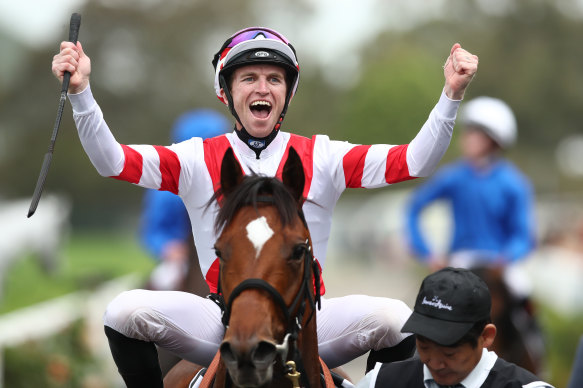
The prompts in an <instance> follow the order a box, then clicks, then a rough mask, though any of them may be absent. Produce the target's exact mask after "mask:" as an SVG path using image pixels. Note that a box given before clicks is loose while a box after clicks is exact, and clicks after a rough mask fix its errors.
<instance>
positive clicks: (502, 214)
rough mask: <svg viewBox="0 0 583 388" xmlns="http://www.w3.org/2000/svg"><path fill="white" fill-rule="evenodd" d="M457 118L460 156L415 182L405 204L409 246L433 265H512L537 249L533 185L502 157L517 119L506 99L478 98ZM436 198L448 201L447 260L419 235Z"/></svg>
mask: <svg viewBox="0 0 583 388" xmlns="http://www.w3.org/2000/svg"><path fill="white" fill-rule="evenodd" d="M460 122H461V124H462V126H463V131H462V136H461V139H460V148H461V152H462V154H463V156H462V158H460V160H459V161H457V162H454V163H452V164H450V165H448V166H445V167H443V168H441V169H440V170H439V171H438V172H437V173H436V174H435V175H434V176H433V177H432V178H431V179H430V180H428V181H427V182H426V183H424V184H423V185H421V186H419V188H418V189H416V190H415V191H414V193H413V195H412V197H411V200H410V202H409V207H408V224H407V225H408V229H407V230H408V236H409V241H410V246H411V250H412V251H413V253H414V255H415V256H416V257H418V258H420V260H422V261H423V262H425V263H427V264H428V265H429V266H430V267H433V268H434V269H436V268H441V267H443V266H446V265H453V266H456V267H465V268H469V267H474V266H483V265H486V266H505V265H508V264H512V263H516V262H518V261H520V260H521V259H523V258H525V257H526V256H527V255H528V254H529V253H531V251H532V250H533V249H534V247H535V221H534V208H533V203H534V198H533V189H532V187H531V183H530V181H529V180H528V178H527V177H525V176H524V175H523V174H522V173H521V172H520V171H519V170H518V169H517V168H516V166H514V165H513V164H512V163H511V162H510V161H508V160H506V159H505V158H504V157H503V152H504V151H505V150H507V149H509V148H510V147H512V145H513V144H514V143H515V141H516V132H517V130H516V119H515V118H514V114H513V113H512V110H511V109H510V107H509V106H508V105H507V104H506V103H505V102H504V101H502V100H500V99H497V98H492V97H485V96H482V97H477V98H475V99H473V100H471V101H469V102H467V103H466V104H465V105H464V108H463V109H462V110H461V112H460ZM436 200H443V201H446V202H447V203H448V204H450V205H451V213H452V214H451V217H452V219H453V221H454V222H453V233H452V238H451V244H450V247H449V252H448V255H449V256H450V257H449V260H446V259H444V258H442V257H440V256H439V255H438V254H436V253H435V252H434V251H432V250H431V249H430V248H429V246H428V245H427V243H426V241H425V238H424V236H423V234H422V233H421V228H420V216H421V214H422V211H423V209H425V208H426V207H427V206H428V205H429V204H430V203H432V202H433V201H436Z"/></svg>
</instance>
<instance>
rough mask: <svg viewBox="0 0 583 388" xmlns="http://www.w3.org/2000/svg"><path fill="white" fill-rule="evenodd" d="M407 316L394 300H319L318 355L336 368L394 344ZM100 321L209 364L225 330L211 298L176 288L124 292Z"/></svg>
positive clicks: (350, 297) (405, 309)
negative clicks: (370, 351) (171, 289)
mask: <svg viewBox="0 0 583 388" xmlns="http://www.w3.org/2000/svg"><path fill="white" fill-rule="evenodd" d="M410 314H411V309H410V308H409V307H408V306H407V305H406V304H405V303H404V302H402V301H400V300H396V299H390V298H381V297H372V296H366V295H348V296H343V297H338V298H330V299H327V298H322V309H321V310H319V311H318V312H317V314H316V317H317V327H318V329H317V330H318V352H319V354H320V357H322V359H323V360H324V361H325V362H326V364H327V365H328V366H329V367H331V368H334V367H337V366H340V365H342V364H345V363H347V362H349V361H351V360H353V359H354V358H356V357H359V356H361V355H363V354H364V353H366V352H368V351H369V350H371V349H374V350H379V349H382V348H386V347H391V346H394V345H396V344H398V343H399V342H401V341H402V340H403V339H404V338H405V337H407V334H402V333H401V332H400V330H401V327H403V324H404V323H405V321H406V320H407V318H409V315H410ZM104 324H105V325H106V326H109V327H111V328H112V329H114V330H116V331H118V332H120V333H122V334H123V335H125V336H127V337H130V338H135V339H139V340H143V341H149V342H154V343H156V345H158V346H160V347H162V348H165V349H167V350H169V351H171V352H172V353H175V354H176V355H178V356H179V357H181V358H184V359H186V360H189V361H191V362H194V363H197V364H201V365H209V364H210V362H211V360H212V358H213V356H214V355H215V354H216V352H217V351H218V348H219V345H220V343H221V341H222V338H223V334H224V330H223V325H222V323H221V311H220V309H219V307H218V306H217V305H216V304H215V303H214V302H212V301H211V300H209V299H206V298H201V297H199V296H196V295H194V294H189V293H185V292H178V291H147V290H132V291H126V292H123V293H122V294H120V295H118V296H117V297H116V298H115V299H114V300H113V301H112V302H111V303H110V304H109V306H108V307H107V310H106V312H105V315H104Z"/></svg>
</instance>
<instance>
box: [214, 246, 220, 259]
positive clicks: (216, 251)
mask: <svg viewBox="0 0 583 388" xmlns="http://www.w3.org/2000/svg"><path fill="white" fill-rule="evenodd" d="M215 255H216V256H217V257H218V258H219V259H220V258H221V251H219V250H218V249H217V248H215Z"/></svg>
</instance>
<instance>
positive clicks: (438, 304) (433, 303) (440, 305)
mask: <svg viewBox="0 0 583 388" xmlns="http://www.w3.org/2000/svg"><path fill="white" fill-rule="evenodd" d="M421 304H427V305H429V306H432V307H437V308H438V309H440V310H442V309H443V310H449V311H452V310H453V307H451V306H450V305H448V304H447V303H443V302H442V301H441V299H439V298H438V297H437V296H434V297H433V299H431V300H427V298H426V297H423V300H422V301H421Z"/></svg>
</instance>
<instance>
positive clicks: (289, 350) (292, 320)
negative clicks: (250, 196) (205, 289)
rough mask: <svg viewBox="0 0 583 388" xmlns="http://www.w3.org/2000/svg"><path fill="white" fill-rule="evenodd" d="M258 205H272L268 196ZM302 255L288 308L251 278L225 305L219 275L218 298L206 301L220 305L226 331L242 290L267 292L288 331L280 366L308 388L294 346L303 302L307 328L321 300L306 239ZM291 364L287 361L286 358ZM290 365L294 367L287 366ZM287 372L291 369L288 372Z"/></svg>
mask: <svg viewBox="0 0 583 388" xmlns="http://www.w3.org/2000/svg"><path fill="white" fill-rule="evenodd" d="M257 202H264V203H273V198H272V197H270V196H259V197H258V198H257ZM298 215H299V217H300V219H301V220H302V223H303V224H304V226H305V227H306V228H307V227H308V225H307V222H306V219H305V217H304V214H303V212H302V210H301V209H299V210H298ZM305 246H306V249H305V252H304V273H303V278H302V283H301V285H300V288H299V290H298V292H297V294H296V296H295V298H294V300H293V302H292V303H291V304H290V305H289V306H288V305H287V304H286V303H285V301H284V299H283V297H282V296H281V294H280V293H279V292H278V291H277V290H276V289H275V287H273V286H272V285H271V284H269V283H267V282H266V281H265V280H263V279H257V278H250V279H245V280H243V281H242V282H241V283H239V284H238V285H237V286H236V287H235V288H234V289H233V291H232V292H231V295H230V297H229V300H228V301H227V302H226V303H225V300H224V298H223V296H222V294H221V283H220V275H219V283H218V286H217V294H211V295H210V296H209V298H210V299H211V300H213V301H214V302H215V303H217V304H218V305H219V307H220V308H221V311H222V318H221V321H222V322H223V326H224V327H225V329H226V328H228V326H229V319H230V317H231V306H232V305H233V301H234V300H235V298H237V297H238V296H239V295H241V293H242V292H243V291H245V290H249V289H259V290H263V291H265V292H267V293H268V294H269V295H270V296H271V298H272V299H273V300H274V301H275V303H276V305H278V306H279V308H280V309H281V311H282V312H283V315H284V317H285V322H286V327H287V331H286V334H285V336H284V340H283V342H282V344H281V345H276V348H277V352H278V354H279V355H280V357H281V360H282V363H283V364H284V366H286V368H287V369H288V370H287V371H286V372H287V373H288V374H289V373H292V372H295V367H294V363H295V365H297V366H298V369H299V370H300V373H301V375H300V376H301V378H302V380H304V381H303V383H304V386H306V387H308V386H309V383H308V381H307V379H306V373H305V368H304V366H303V362H302V359H301V355H300V353H299V350H298V348H297V346H296V344H297V339H298V336H299V333H300V331H301V329H302V321H303V319H304V313H305V311H306V301H308V303H309V305H310V307H311V308H312V312H311V314H310V316H309V317H308V320H307V321H306V324H307V323H308V322H310V320H311V319H312V318H313V316H314V312H315V310H316V306H317V308H318V309H320V307H321V299H320V267H319V266H318V263H317V261H316V259H315V258H314V255H313V253H312V247H311V245H310V239H309V238H308V239H306V242H305ZM310 270H311V271H312V273H313V274H314V284H313V286H314V287H315V294H314V297H312V294H311V293H310V287H312V282H310V279H311V278H310ZM289 355H291V357H289V358H290V359H291V360H289V361H288V356H289ZM290 361H293V362H294V363H290ZM290 369H293V371H292V370H290Z"/></svg>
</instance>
